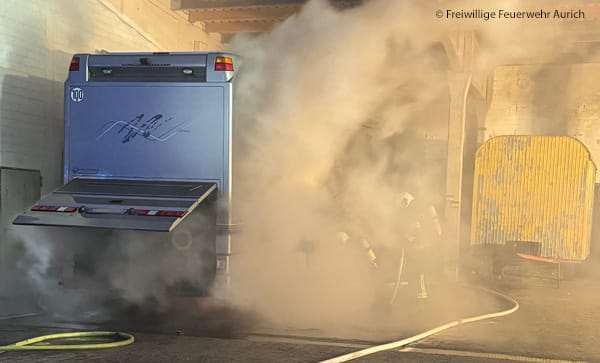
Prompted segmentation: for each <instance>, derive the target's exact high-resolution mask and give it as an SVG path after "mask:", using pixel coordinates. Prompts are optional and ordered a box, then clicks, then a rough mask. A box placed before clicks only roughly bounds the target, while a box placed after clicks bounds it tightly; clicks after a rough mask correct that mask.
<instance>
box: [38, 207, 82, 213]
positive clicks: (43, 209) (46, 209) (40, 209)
mask: <svg viewBox="0 0 600 363" xmlns="http://www.w3.org/2000/svg"><path fill="white" fill-rule="evenodd" d="M31 210H32V211H33V212H64V213H73V212H76V211H77V208H75V207H56V206H48V205H34V206H33V207H31Z"/></svg>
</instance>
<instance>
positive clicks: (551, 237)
mask: <svg viewBox="0 0 600 363" xmlns="http://www.w3.org/2000/svg"><path fill="white" fill-rule="evenodd" d="M595 174H596V167H595V165H594V163H593V162H592V160H591V158H590V152H589V151H588V149H587V148H586V147H585V146H584V145H583V144H582V143H581V142H579V141H578V140H577V139H574V138H571V137H567V136H499V137H495V138H492V139H490V140H488V141H487V142H486V143H485V144H483V145H482V146H481V147H480V148H479V150H477V155H476V158H475V180H474V185H473V216H472V223H471V245H499V244H505V243H506V242H507V241H526V242H537V243H539V244H540V247H541V248H540V256H543V257H550V258H560V259H568V260H584V259H585V258H587V256H588V255H589V252H590V238H591V231H592V209H593V203H594V180H595Z"/></svg>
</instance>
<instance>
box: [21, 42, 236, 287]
mask: <svg viewBox="0 0 600 363" xmlns="http://www.w3.org/2000/svg"><path fill="white" fill-rule="evenodd" d="M235 63H236V58H235V56H233V55H231V54H226V53H214V52H193V53H105V54H76V55H75V56H73V58H72V61H71V64H70V67H69V76H68V79H67V81H66V82H65V106H64V117H65V135H64V169H63V172H64V185H63V186H62V187H60V188H58V189H57V190H55V191H53V192H51V193H50V194H48V195H46V196H44V197H43V198H42V199H41V200H39V201H38V202H37V203H36V204H35V205H33V206H32V207H31V208H29V209H28V210H26V211H24V212H23V213H22V214H20V215H18V216H17V217H16V218H15V219H14V221H13V224H17V225H36V226H59V227H63V228H66V227H75V228H77V227H92V228H101V229H113V230H122V229H125V230H137V231H147V232H140V233H146V234H149V235H150V236H151V237H150V238H155V237H156V236H159V238H165V239H168V240H170V241H171V243H172V244H173V246H174V247H176V248H178V249H181V250H184V251H185V250H186V249H190V248H195V247H196V246H199V248H200V250H199V251H201V252H199V253H200V255H198V256H201V259H202V261H199V263H202V264H203V269H204V272H205V274H206V272H207V271H206V270H207V269H208V274H209V275H212V277H213V278H214V276H215V271H218V272H219V273H216V275H217V276H219V277H222V278H224V281H225V282H227V281H228V267H229V256H230V253H231V238H230V231H231V228H232V219H231V195H232V168H231V167H232V88H233V80H234V78H235V70H234V64H235ZM200 214H201V215H202V217H201V218H202V223H201V225H202V226H201V227H200V224H199V223H200V222H198V220H195V219H194V216H195V215H200ZM207 221H208V222H207ZM192 255H193V254H192ZM190 278H192V279H193V276H191V277H190Z"/></svg>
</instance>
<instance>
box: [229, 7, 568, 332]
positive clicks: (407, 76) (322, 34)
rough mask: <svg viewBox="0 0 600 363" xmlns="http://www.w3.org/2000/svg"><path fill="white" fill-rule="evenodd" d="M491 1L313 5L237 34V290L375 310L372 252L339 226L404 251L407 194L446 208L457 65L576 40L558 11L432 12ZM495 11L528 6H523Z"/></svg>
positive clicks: (312, 320) (537, 53)
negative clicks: (466, 56)
mask: <svg viewBox="0 0 600 363" xmlns="http://www.w3.org/2000/svg"><path fill="white" fill-rule="evenodd" d="M534 5H535V4H532V5H531V7H532V8H533V7H534ZM481 6H482V4H481V3H478V2H459V1H452V2H451V1H447V2H446V1H384V0H380V1H378V0H372V1H368V2H365V3H364V4H363V5H362V6H359V7H356V8H352V9H347V10H344V11H338V10H336V9H334V8H332V7H330V6H329V4H328V2H327V1H323V0H321V1H318V0H315V1H310V2H308V4H307V5H306V6H305V7H304V8H303V9H302V11H301V12H300V13H299V14H297V15H295V16H293V17H291V18H289V19H287V20H286V21H285V22H284V23H283V24H281V26H279V27H277V28H276V29H274V30H273V31H272V32H271V33H269V34H265V35H262V36H259V37H254V38H248V37H242V36H240V37H237V38H235V39H234V41H233V43H232V46H231V49H230V50H231V51H232V52H233V53H236V54H240V55H242V56H243V59H242V65H241V66H240V67H239V68H238V70H239V72H238V75H237V83H236V87H237V88H236V92H237V93H236V95H235V99H236V105H235V106H234V107H235V113H236V114H235V123H236V126H235V136H236V138H237V143H236V149H235V155H236V161H235V162H236V169H235V171H236V191H235V192H236V195H235V196H234V201H235V202H236V204H235V207H236V208H238V209H237V213H238V216H239V219H240V221H241V222H242V223H243V232H242V233H241V235H239V236H237V237H236V238H237V240H236V241H237V242H235V243H234V249H237V251H234V253H236V257H234V258H233V260H232V263H233V266H232V268H233V275H234V279H235V280H236V281H235V285H234V287H233V289H232V293H233V294H234V295H235V296H234V299H237V301H241V302H244V303H246V304H249V305H251V306H254V307H256V308H257V309H258V310H259V311H261V312H263V313H264V314H265V315H266V316H268V317H269V318H270V319H272V321H274V322H276V323H280V324H282V325H286V324H289V325H296V326H297V325H298V324H300V325H302V324H306V325H310V324H314V325H317V326H320V327H325V326H328V327H332V326H335V325H336V324H338V323H342V321H344V320H346V321H353V322H356V321H357V320H360V319H363V318H364V319H369V318H370V316H368V314H367V315H365V314H363V313H364V312H365V311H368V309H369V306H371V304H372V303H373V296H374V294H376V293H377V292H376V291H375V290H376V288H375V287H374V286H375V285H376V284H375V283H374V282H373V274H372V271H371V270H370V269H369V268H370V267H369V265H368V261H367V256H366V252H365V251H363V250H362V249H360V247H356V248H354V249H353V248H350V247H348V246H346V245H344V243H343V242H342V241H340V240H339V238H338V237H337V232H338V231H345V232H347V233H349V234H350V235H351V236H354V237H357V236H358V237H359V238H367V239H369V241H370V242H371V244H372V245H373V246H374V247H375V250H376V251H377V250H378V249H379V250H380V251H381V250H383V251H385V250H389V249H394V248H396V249H397V248H399V247H400V246H402V243H403V241H402V238H401V235H402V233H403V230H402V228H401V227H402V224H403V221H402V214H401V212H400V211H399V210H398V198H399V195H400V193H401V192H402V191H410V192H411V193H413V194H414V195H415V196H416V198H417V200H418V201H420V203H422V205H429V204H433V205H435V206H436V207H437V208H438V211H440V210H443V203H444V194H445V189H444V188H445V184H444V183H445V182H444V178H445V168H446V164H445V152H446V149H445V145H446V142H445V139H446V137H447V120H448V109H449V102H450V95H449V90H448V74H449V73H452V72H462V71H465V72H467V71H469V70H470V71H471V72H473V74H474V75H475V76H477V75H479V76H481V75H484V77H483V79H484V80H486V78H485V75H487V74H490V72H491V71H492V70H493V69H494V67H495V66H496V65H500V64H515V63H516V64H518V63H531V62H534V61H536V59H537V60H539V59H554V58H556V57H558V54H559V53H564V52H567V53H568V52H569V49H570V48H571V47H572V44H571V43H570V42H569V41H568V40H569V38H568V36H561V35H560V34H561V33H560V29H561V26H562V25H561V23H559V22H556V21H552V20H549V21H547V22H536V23H535V24H534V23H532V21H531V20H527V21H526V20H509V21H496V22H491V21H488V22H485V21H483V20H475V19H471V20H469V19H463V20H452V19H439V18H436V17H435V12H436V10H438V9H464V10H470V9H475V8H478V7H481ZM485 6H486V7H487V8H489V9H490V10H497V9H511V8H512V9H515V10H526V9H524V5H523V3H522V2H517V1H513V2H486V3H485ZM537 6H538V7H539V6H541V4H537ZM464 32H474V33H475V34H476V37H477V39H479V43H478V48H477V49H474V50H473V54H474V55H475V56H474V58H473V59H472V64H471V66H470V67H469V65H468V64H465V65H461V64H457V62H458V61H457V60H456V58H455V54H458V55H459V56H460V54H461V52H464V51H465V50H464V49H463V48H462V46H463V44H461V43H460V37H456V35H457V34H462V33H464ZM452 37H454V38H452ZM451 38H452V39H453V41H451V40H450V39H451ZM457 39H458V41H457ZM558 44H560V47H558V46H557V45H558ZM458 63H460V62H458ZM484 83H485V82H484ZM557 107H560V106H558V105H557ZM307 241H308V242H307ZM438 243H439V242H438ZM438 247H439V248H440V249H442V248H443V247H444V246H441V245H440V246H438ZM438 247H436V248H438ZM426 258H427V256H426ZM359 312H360V313H359Z"/></svg>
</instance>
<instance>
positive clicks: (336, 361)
mask: <svg viewBox="0 0 600 363" xmlns="http://www.w3.org/2000/svg"><path fill="white" fill-rule="evenodd" d="M472 288H476V289H479V290H482V291H485V292H487V293H490V294H493V295H495V296H497V297H500V298H501V299H503V300H505V301H508V302H509V303H511V304H512V305H513V306H512V307H511V308H510V309H506V310H502V311H498V312H494V313H488V314H482V315H476V316H472V317H469V318H464V319H458V320H454V321H451V322H449V323H446V324H443V325H440V326H438V327H435V328H433V329H430V330H427V331H425V332H423V333H419V334H417V335H413V336H411V337H408V338H405V339H402V340H398V341H395V342H391V343H386V344H381V345H376V346H373V347H369V348H365V349H361V350H358V351H356V352H352V353H348V354H344V355H340V356H338V357H334V358H330V359H327V360H324V361H321V362H320V363H341V362H347V361H350V360H353V359H356V358H361V357H364V356H366V355H370V354H374V353H379V352H383V351H385V350H391V349H398V348H401V347H404V346H406V345H409V344H412V343H414V342H416V341H419V340H421V339H425V338H427V337H429V336H432V335H434V334H438V333H441V332H443V331H444V330H448V329H450V328H454V327H456V326H459V325H462V324H468V323H474V322H476V321H481V320H486V319H492V318H498V317H501V316H506V315H509V314H512V313H514V312H515V311H517V310H518V309H519V303H518V302H517V301H516V300H514V299H513V298H511V297H510V296H507V295H504V294H502V293H499V292H497V291H494V290H489V289H486V288H483V287H472Z"/></svg>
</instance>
